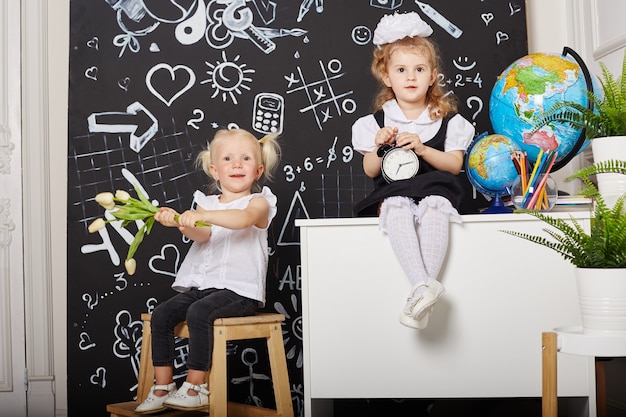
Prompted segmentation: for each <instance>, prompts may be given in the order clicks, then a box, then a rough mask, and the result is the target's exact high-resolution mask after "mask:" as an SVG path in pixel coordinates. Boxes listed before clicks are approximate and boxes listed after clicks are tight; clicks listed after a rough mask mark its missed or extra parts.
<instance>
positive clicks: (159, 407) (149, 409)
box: [135, 382, 176, 414]
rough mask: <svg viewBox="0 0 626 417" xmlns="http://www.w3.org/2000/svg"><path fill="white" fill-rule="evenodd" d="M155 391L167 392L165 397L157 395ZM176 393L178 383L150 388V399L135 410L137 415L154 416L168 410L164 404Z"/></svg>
mask: <svg viewBox="0 0 626 417" xmlns="http://www.w3.org/2000/svg"><path fill="white" fill-rule="evenodd" d="M154 391H167V394H165V395H160V396H159V395H156V394H155V393H154ZM175 392H176V383H175V382H170V383H169V384H167V385H153V386H152V388H150V393H148V397H147V398H146V399H145V400H144V401H143V402H142V403H141V404H139V405H138V406H137V408H135V413H137V414H152V413H158V412H160V411H163V410H165V409H167V407H166V406H165V405H163V403H164V402H165V400H167V399H168V398H169V397H170V395H172V394H174V393H175Z"/></svg>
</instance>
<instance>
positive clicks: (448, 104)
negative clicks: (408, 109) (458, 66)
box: [371, 36, 457, 119]
mask: <svg viewBox="0 0 626 417" xmlns="http://www.w3.org/2000/svg"><path fill="white" fill-rule="evenodd" d="M397 50H403V51H408V52H411V53H417V54H420V55H422V56H424V57H426V58H427V59H428V63H429V64H430V67H431V68H434V69H436V70H437V72H438V73H439V72H441V69H442V64H441V55H440V54H439V49H438V47H437V45H436V44H435V43H434V42H433V41H432V40H430V39H427V38H423V37H421V36H413V37H408V36H407V37H405V38H402V39H399V40H397V41H395V42H391V43H386V44H383V45H380V47H377V48H375V49H374V52H373V60H372V66H371V71H372V74H373V75H374V77H375V78H376V79H377V80H378V82H379V84H380V88H379V90H378V93H377V95H376V97H375V98H374V111H377V110H380V109H381V108H382V106H383V104H384V103H385V102H386V101H389V100H391V99H394V98H395V94H394V93H393V90H392V89H391V87H387V86H386V85H385V83H384V82H383V76H384V75H387V66H388V64H389V60H390V59H391V55H392V54H393V53H394V52H396V51H397ZM426 103H427V104H428V105H429V106H430V118H431V119H437V118H444V117H446V116H447V115H448V114H450V113H454V112H456V110H457V106H456V100H455V98H454V97H453V96H452V95H446V91H445V90H444V88H443V87H441V85H439V83H438V82H437V81H435V82H434V83H433V85H432V86H431V87H430V88H429V89H428V92H427V93H426Z"/></svg>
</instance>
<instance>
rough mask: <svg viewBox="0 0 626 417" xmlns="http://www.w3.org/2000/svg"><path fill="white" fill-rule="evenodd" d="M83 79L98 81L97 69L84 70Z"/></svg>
mask: <svg viewBox="0 0 626 417" xmlns="http://www.w3.org/2000/svg"><path fill="white" fill-rule="evenodd" d="M85 77H87V78H91V79H92V80H94V81H98V67H89V68H87V69H86V70H85Z"/></svg>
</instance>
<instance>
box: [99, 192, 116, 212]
mask: <svg viewBox="0 0 626 417" xmlns="http://www.w3.org/2000/svg"><path fill="white" fill-rule="evenodd" d="M113 198H114V197H113V193H109V192H106V193H99V194H97V195H96V202H98V204H100V205H101V206H102V207H104V208H105V209H106V210H113V209H114V208H115V201H113Z"/></svg>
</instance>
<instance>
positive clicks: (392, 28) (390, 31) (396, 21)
mask: <svg viewBox="0 0 626 417" xmlns="http://www.w3.org/2000/svg"><path fill="white" fill-rule="evenodd" d="M432 33H433V28H431V27H430V25H429V24H428V23H426V22H424V21H423V20H422V19H421V18H420V17H419V15H418V14H417V13H415V12H409V13H394V14H388V15H385V16H383V17H382V18H381V19H380V22H378V25H377V26H376V30H374V40H373V43H374V45H376V46H378V47H380V45H383V44H386V43H391V42H395V41H397V40H400V39H402V38H406V37H407V36H410V37H413V36H421V37H426V36H430V35H431V34H432Z"/></svg>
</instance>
